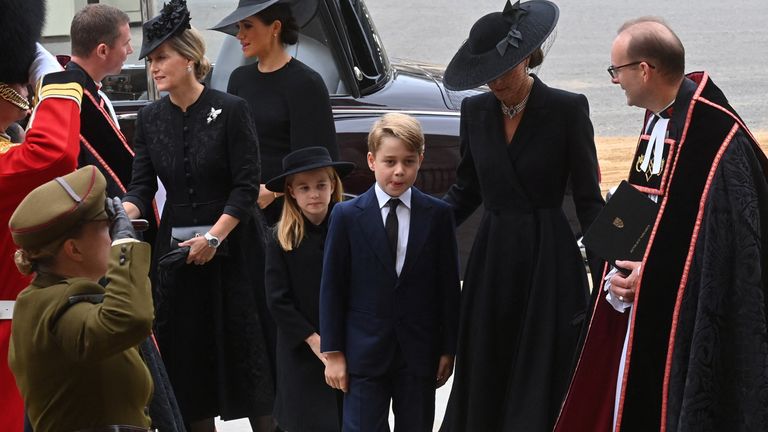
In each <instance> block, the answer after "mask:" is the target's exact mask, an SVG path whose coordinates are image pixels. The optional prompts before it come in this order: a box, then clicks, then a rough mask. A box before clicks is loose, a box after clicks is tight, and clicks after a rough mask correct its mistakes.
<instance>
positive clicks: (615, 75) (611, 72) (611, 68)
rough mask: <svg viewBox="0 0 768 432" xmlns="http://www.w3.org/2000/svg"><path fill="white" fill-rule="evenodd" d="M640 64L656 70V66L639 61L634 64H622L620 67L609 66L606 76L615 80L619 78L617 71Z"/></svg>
mask: <svg viewBox="0 0 768 432" xmlns="http://www.w3.org/2000/svg"><path fill="white" fill-rule="evenodd" d="M640 63H645V64H647V65H648V67H649V68H651V69H656V66H654V65H652V64H650V63H648V62H646V61H642V60H641V61H636V62H632V63H627V64H623V65H621V66H614V65H610V66H608V75H610V76H611V79H616V78H618V77H619V69H621V68H625V67H629V66H636V65H639V64H640Z"/></svg>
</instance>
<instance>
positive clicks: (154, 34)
mask: <svg viewBox="0 0 768 432" xmlns="http://www.w3.org/2000/svg"><path fill="white" fill-rule="evenodd" d="M191 19H192V17H191V16H190V15H189V10H188V9H187V2H186V1H185V0H171V1H170V2H168V3H165V4H163V9H162V10H161V11H160V15H158V16H156V17H154V18H152V19H151V20H149V21H147V22H145V23H144V26H143V27H142V30H143V32H144V38H143V40H142V41H141V52H140V53H139V60H141V59H143V58H144V57H146V56H148V55H149V53H151V52H152V51H154V50H155V48H157V47H159V46H160V45H162V43H163V42H165V41H167V40H168V39H170V38H171V37H172V36H175V35H177V34H179V33H181V32H183V31H184V30H186V29H188V28H192V26H191V25H190V24H189V21H190V20H191Z"/></svg>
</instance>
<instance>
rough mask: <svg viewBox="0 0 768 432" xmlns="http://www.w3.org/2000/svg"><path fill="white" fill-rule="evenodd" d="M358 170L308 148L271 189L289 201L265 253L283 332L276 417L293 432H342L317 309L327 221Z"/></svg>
mask: <svg viewBox="0 0 768 432" xmlns="http://www.w3.org/2000/svg"><path fill="white" fill-rule="evenodd" d="M352 168H354V164H352V163H348V162H333V161H332V160H331V156H330V154H329V153H328V150H326V149H325V148H324V147H307V148H303V149H300V150H296V151H294V152H292V153H290V154H289V155H288V156H286V157H285V158H284V159H283V173H282V174H280V175H279V176H277V177H275V178H273V179H272V180H270V181H269V182H267V184H266V187H267V189H269V190H270V191H273V192H276V193H285V205H284V206H283V209H282V216H281V218H280V221H279V222H278V223H277V225H276V226H275V229H274V232H273V234H274V235H273V236H272V238H271V239H270V241H269V242H268V245H267V262H266V291H267V305H268V306H269V309H270V311H271V312H272V315H273V318H274V320H275V323H276V324H277V374H276V379H277V397H276V399H275V408H274V417H275V419H276V420H277V422H278V424H279V425H280V427H281V428H283V429H285V430H288V431H291V432H301V431H312V432H326V431H327V432H331V431H334V432H338V431H340V430H341V406H342V393H341V392H339V391H338V390H334V389H333V388H331V387H329V386H328V385H327V384H326V383H325V375H324V370H325V358H324V356H323V355H322V354H321V353H320V337H321V336H320V335H319V334H318V329H319V310H318V309H319V295H320V276H321V271H322V267H323V246H324V243H325V237H326V234H327V231H328V224H327V221H328V215H329V214H330V209H331V207H332V206H333V204H334V203H336V202H339V201H341V198H342V185H341V177H343V176H344V175H346V174H347V173H348V172H349V171H351V170H352Z"/></svg>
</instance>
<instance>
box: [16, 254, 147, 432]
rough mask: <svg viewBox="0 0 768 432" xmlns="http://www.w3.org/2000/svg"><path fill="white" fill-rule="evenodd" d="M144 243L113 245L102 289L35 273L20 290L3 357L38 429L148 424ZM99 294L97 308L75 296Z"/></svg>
mask: <svg viewBox="0 0 768 432" xmlns="http://www.w3.org/2000/svg"><path fill="white" fill-rule="evenodd" d="M149 263H150V247H149V245H148V244H147V243H139V242H133V243H124V244H120V245H115V246H112V250H111V251H110V263H109V270H108V272H107V275H106V277H107V279H108V280H109V283H108V284H107V287H106V289H104V288H102V287H101V286H100V285H99V284H97V283H94V282H92V281H90V280H87V279H84V278H71V279H63V280H62V279H61V278H58V277H56V276H54V275H49V274H40V275H38V276H37V278H35V280H34V281H33V282H32V284H31V285H30V286H29V287H27V288H26V289H25V290H24V291H22V292H21V294H20V295H19V297H18V299H17V303H16V308H15V310H14V317H13V318H14V319H13V330H12V334H11V346H10V352H9V356H8V360H9V364H10V366H11V370H12V371H13V374H14V375H15V377H16V383H17V384H18V387H19V389H20V391H21V394H22V396H23V397H24V403H25V405H26V409H27V414H28V415H29V418H30V420H31V422H32V425H33V427H34V430H35V432H48V431H62V432H67V431H75V430H79V429H85V428H91V427H98V426H105V425H113V424H123V425H133V426H139V427H149V424H150V419H149V417H148V416H147V414H146V406H147V404H148V403H149V399H150V397H151V394H152V379H151V376H150V374H149V371H148V370H147V368H146V366H145V365H144V362H143V361H142V359H141V357H140V356H139V350H138V345H139V343H140V342H141V341H142V340H144V339H145V338H146V337H147V336H149V334H150V331H151V327H152V319H153V315H154V312H153V307H152V296H151V291H150V282H149V278H148V273H149ZM84 294H86V295H87V294H103V295H104V300H103V302H102V303H92V302H89V301H81V302H78V303H75V304H70V298H71V297H72V296H79V295H84Z"/></svg>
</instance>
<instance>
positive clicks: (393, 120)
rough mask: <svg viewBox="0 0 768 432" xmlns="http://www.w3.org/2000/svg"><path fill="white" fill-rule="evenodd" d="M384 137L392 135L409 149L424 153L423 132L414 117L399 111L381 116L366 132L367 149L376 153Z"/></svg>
mask: <svg viewBox="0 0 768 432" xmlns="http://www.w3.org/2000/svg"><path fill="white" fill-rule="evenodd" d="M384 137H394V138H398V139H400V140H401V141H402V142H403V143H405V145H406V147H408V149H410V150H411V151H414V152H417V153H418V154H420V155H423V154H424V132H423V131H422V130H421V124H420V123H419V121H418V120H416V119H415V118H414V117H411V116H409V115H407V114H401V113H387V114H384V115H383V116H381V117H380V118H379V119H378V120H376V123H374V124H373V126H372V127H371V131H370V132H369V133H368V151H369V152H371V153H373V154H376V151H378V150H379V146H381V141H382V139H383V138H384Z"/></svg>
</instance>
